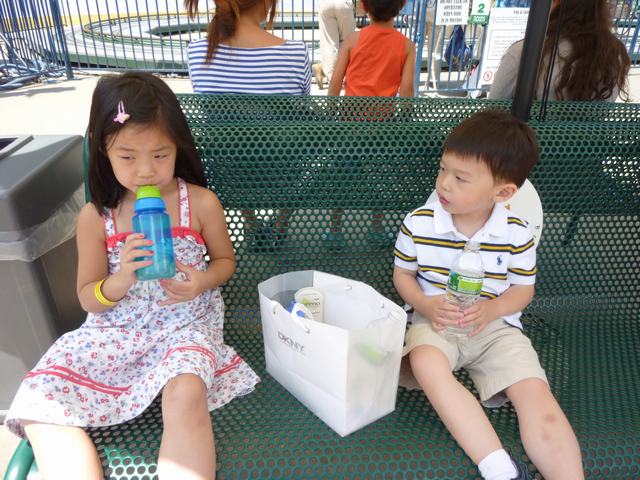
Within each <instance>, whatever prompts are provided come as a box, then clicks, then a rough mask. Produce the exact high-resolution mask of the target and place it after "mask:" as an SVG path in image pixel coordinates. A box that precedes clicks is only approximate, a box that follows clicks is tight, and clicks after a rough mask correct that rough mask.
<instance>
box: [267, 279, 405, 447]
mask: <svg viewBox="0 0 640 480" xmlns="http://www.w3.org/2000/svg"><path fill="white" fill-rule="evenodd" d="M303 287H314V288H316V289H319V290H321V292H322V294H323V302H324V305H323V311H324V313H323V321H322V322H319V321H315V320H311V319H308V318H304V317H300V316H298V315H297V311H296V309H294V311H293V313H291V312H289V311H288V310H287V309H286V308H285V307H288V306H289V305H290V304H291V302H292V300H293V299H294V295H295V292H296V291H298V290H299V289H301V288H303ZM258 292H259V295H260V314H261V317H262V332H263V337H264V350H265V359H266V364H267V372H269V373H270V374H271V375H272V376H273V377H274V378H275V379H276V380H277V381H278V382H279V383H280V384H281V385H282V386H283V387H285V388H286V389H287V390H288V391H289V392H290V393H291V394H292V395H294V396H295V397H296V398H297V399H298V400H300V401H301V402H302V403H303V404H304V405H305V406H306V407H307V408H309V409H310V410H311V411H312V412H313V413H314V414H316V415H317V416H318V417H319V418H320V419H321V420H323V421H324V422H325V423H326V424H327V425H329V426H330V427H331V428H332V429H333V430H335V431H336V433H338V434H339V435H341V436H345V435H348V434H349V433H351V432H354V431H355V430H358V429H359V428H362V427H363V426H365V425H367V424H369V423H371V422H373V421H375V420H377V419H378V418H380V417H383V416H384V415H386V414H388V413H390V412H392V411H393V410H394V409H395V403H396V392H397V389H398V373H399V369H400V358H401V355H402V346H403V341H404V333H405V325H406V321H407V315H406V313H405V312H404V310H403V309H402V308H401V307H400V306H398V305H397V304H395V303H394V302H392V301H391V300H388V299H387V298H385V297H383V296H382V295H380V294H379V293H378V292H377V291H376V290H374V289H373V288H372V287H370V286H368V285H366V284H364V283H362V282H357V281H354V280H349V279H346V278H342V277H339V276H336V275H330V274H327V273H322V272H318V271H312V270H309V271H298V272H289V273H285V274H282V275H278V276H275V277H272V278H270V279H268V280H265V281H264V282H262V283H260V284H259V285H258Z"/></svg>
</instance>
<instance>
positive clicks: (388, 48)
mask: <svg viewBox="0 0 640 480" xmlns="http://www.w3.org/2000/svg"><path fill="white" fill-rule="evenodd" d="M362 3H363V6H364V10H365V11H366V12H367V15H368V16H369V19H370V20H371V23H370V24H369V26H367V27H364V28H363V29H362V30H359V31H355V32H353V33H352V34H351V35H349V36H348V37H347V38H346V40H345V41H344V43H343V44H342V45H341V46H340V53H339V54H338V61H337V63H336V67H335V70H334V71H333V75H332V76H331V82H330V83H329V92H328V93H329V95H340V89H341V88H342V83H343V80H344V78H345V75H346V77H347V80H346V84H345V94H346V95H348V96H367V97H395V96H396V95H397V94H398V93H399V94H400V96H402V97H411V96H413V95H414V92H413V70H414V68H415V62H416V49H415V47H414V45H413V43H412V42H411V40H409V39H408V38H407V37H405V36H404V35H403V34H402V33H400V32H398V31H397V30H395V28H394V20H395V17H396V16H397V15H398V13H399V12H400V10H401V9H402V6H403V5H404V3H405V0H362Z"/></svg>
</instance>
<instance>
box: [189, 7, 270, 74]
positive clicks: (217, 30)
mask: <svg viewBox="0 0 640 480" xmlns="http://www.w3.org/2000/svg"><path fill="white" fill-rule="evenodd" d="M215 2H216V10H215V13H214V14H213V19H212V20H211V22H210V23H209V28H208V29H207V39H208V41H209V43H208V45H207V56H206V59H205V61H206V62H210V61H211V60H212V59H213V57H214V55H215V53H216V48H218V45H220V44H221V43H222V42H224V41H226V40H228V39H229V38H231V37H233V36H234V35H235V33H236V28H237V25H238V19H239V18H240V14H241V13H242V12H244V11H246V10H249V9H251V8H253V7H254V6H255V5H257V4H259V3H262V4H264V0H215ZM198 3H199V0H184V6H185V8H186V9H187V12H188V13H189V16H190V17H191V18H194V17H195V16H196V14H197V13H198ZM277 3H278V0H269V6H268V7H267V12H266V13H267V25H268V27H269V28H271V25H272V24H273V17H274V16H275V14H276V5H277Z"/></svg>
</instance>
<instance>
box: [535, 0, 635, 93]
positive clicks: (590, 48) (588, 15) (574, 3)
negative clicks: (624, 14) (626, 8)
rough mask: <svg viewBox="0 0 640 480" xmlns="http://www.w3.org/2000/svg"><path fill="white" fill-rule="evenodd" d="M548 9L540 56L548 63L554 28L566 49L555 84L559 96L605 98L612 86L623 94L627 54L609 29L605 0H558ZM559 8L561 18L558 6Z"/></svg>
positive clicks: (608, 16)
mask: <svg viewBox="0 0 640 480" xmlns="http://www.w3.org/2000/svg"><path fill="white" fill-rule="evenodd" d="M561 2H562V5H558V6H557V7H556V8H554V9H553V11H552V12H551V16H550V18H549V27H548V29H547V37H546V40H545V44H544V50H543V57H542V58H543V59H544V62H545V64H546V65H548V64H549V59H550V58H551V53H552V50H553V43H554V37H555V34H556V31H557V30H558V28H559V29H560V41H562V40H565V41H568V42H569V44H570V45H571V48H570V52H569V54H568V55H566V56H562V55H561V52H559V53H558V55H559V56H560V58H561V60H562V61H561V62H560V65H561V68H560V73H559V75H558V81H557V84H556V85H555V86H552V88H555V93H556V97H557V98H558V99H561V100H606V99H608V98H609V97H611V96H612V95H613V94H614V92H615V91H616V89H618V90H620V93H621V94H623V96H624V97H625V98H628V92H627V74H628V73H629V65H630V60H629V55H628V54H627V51H626V49H625V47H624V45H623V43H622V42H621V41H620V40H618V39H617V38H616V36H615V35H614V34H613V33H612V32H611V16H610V12H609V1H608V0H561ZM561 8H562V9H563V10H564V12H563V14H562V18H561V21H559V20H560V18H559V17H560V9H561Z"/></svg>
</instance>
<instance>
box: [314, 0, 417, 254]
mask: <svg viewBox="0 0 640 480" xmlns="http://www.w3.org/2000/svg"><path fill="white" fill-rule="evenodd" d="M404 4H405V0H362V5H363V7H364V10H365V12H366V13H367V15H368V17H369V20H370V21H371V23H370V24H369V26H367V27H364V28H363V29H362V30H359V31H355V32H353V33H352V34H350V35H349V36H348V37H347V38H346V39H345V41H344V42H343V44H342V45H341V46H340V53H339V55H338V62H337V63H336V67H335V70H334V71H333V75H332V76H331V83H330V84H329V95H333V96H339V95H340V90H341V89H342V83H343V81H344V79H345V75H346V82H345V95H347V96H367V97H395V96H396V95H398V94H400V96H401V97H411V96H413V95H414V90H413V71H414V68H415V63H416V50H415V46H414V45H413V42H411V40H409V39H408V38H407V37H405V36H404V35H403V34H402V33H400V32H398V31H397V30H396V29H395V28H394V22H395V17H396V16H397V15H398V14H399V13H400V10H401V9H402V7H403V6H404ZM371 217H372V218H371V229H370V231H369V234H368V237H367V238H368V240H369V243H370V244H372V245H373V246H375V247H380V248H385V247H387V246H388V247H390V246H391V245H392V244H393V242H394V235H393V233H392V232H385V231H384V230H383V228H382V213H380V212H376V211H374V212H373V213H372V215H371ZM322 240H323V242H324V243H325V245H326V246H327V248H329V249H330V250H342V249H344V248H345V247H346V242H345V239H344V235H343V233H342V210H341V209H334V210H332V212H331V230H330V231H329V232H325V233H324V234H323V235H322Z"/></svg>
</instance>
